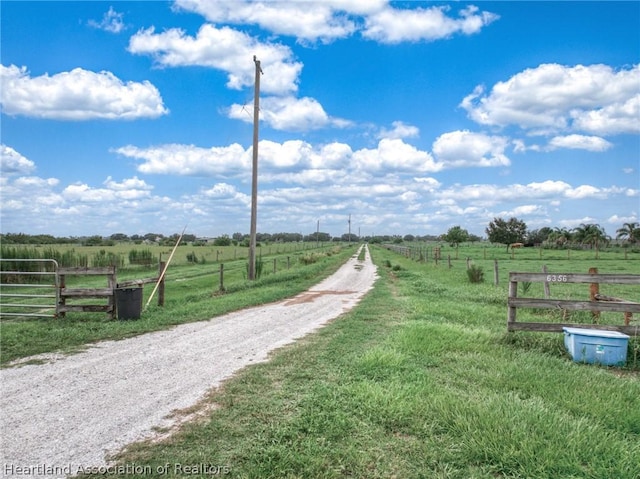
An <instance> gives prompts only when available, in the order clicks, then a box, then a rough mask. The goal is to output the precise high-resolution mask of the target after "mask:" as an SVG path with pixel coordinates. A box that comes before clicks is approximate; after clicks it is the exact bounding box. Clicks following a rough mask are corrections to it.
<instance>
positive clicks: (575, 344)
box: [562, 328, 629, 366]
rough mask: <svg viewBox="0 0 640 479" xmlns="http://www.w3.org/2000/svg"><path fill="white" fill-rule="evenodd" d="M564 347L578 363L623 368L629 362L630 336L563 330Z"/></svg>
mask: <svg viewBox="0 0 640 479" xmlns="http://www.w3.org/2000/svg"><path fill="white" fill-rule="evenodd" d="M562 330H563V331H564V345H565V347H566V348H567V351H569V354H570V355H571V358H572V359H573V360H574V361H576V362H578V363H589V364H602V365H604V366H622V365H624V364H625V363H626V362H627V348H628V345H629V336H627V335H626V334H623V333H619V332H617V331H605V330H601V329H584V328H562Z"/></svg>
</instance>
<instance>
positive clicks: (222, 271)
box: [219, 263, 224, 291]
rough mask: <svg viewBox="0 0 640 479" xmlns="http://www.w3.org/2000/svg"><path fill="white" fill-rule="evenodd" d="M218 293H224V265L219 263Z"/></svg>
mask: <svg viewBox="0 0 640 479" xmlns="http://www.w3.org/2000/svg"><path fill="white" fill-rule="evenodd" d="M219 291H224V263H220V289H219Z"/></svg>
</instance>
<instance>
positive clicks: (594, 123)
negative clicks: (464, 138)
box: [461, 63, 640, 135]
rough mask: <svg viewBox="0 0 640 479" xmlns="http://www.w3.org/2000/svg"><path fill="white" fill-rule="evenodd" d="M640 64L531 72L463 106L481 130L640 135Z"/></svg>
mask: <svg viewBox="0 0 640 479" xmlns="http://www.w3.org/2000/svg"><path fill="white" fill-rule="evenodd" d="M639 76H640V65H635V66H633V67H631V68H624V69H620V70H617V71H616V70H614V69H613V68H611V67H610V66H607V65H601V64H598V65H588V66H584V65H576V66H564V65H559V64H555V63H551V64H543V65H540V66H538V67H536V68H529V69H527V70H524V71H522V72H520V73H517V74H516V75H514V76H512V77H511V78H509V79H508V80H506V81H503V82H498V83H496V84H495V85H494V86H493V87H492V88H491V90H490V91H488V92H487V91H485V89H484V87H482V86H478V87H476V89H475V90H474V91H473V93H471V94H470V95H468V96H467V97H465V98H464V100H463V101H462V103H461V106H462V107H463V108H464V109H466V110H467V112H468V114H469V117H470V118H471V119H472V120H474V121H476V122H477V123H480V124H482V125H491V126H500V127H505V126H508V125H518V126H519V127H521V128H523V129H527V130H529V131H531V132H534V133H535V132H536V131H539V132H543V133H545V132H558V131H566V130H569V131H578V132H579V131H582V132H587V133H592V134H595V135H612V134H618V133H638V132H640V122H639V121H638V118H639V116H640V82H639V81H638V78H639Z"/></svg>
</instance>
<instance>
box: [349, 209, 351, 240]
mask: <svg viewBox="0 0 640 479" xmlns="http://www.w3.org/2000/svg"><path fill="white" fill-rule="evenodd" d="M349 244H351V215H349Z"/></svg>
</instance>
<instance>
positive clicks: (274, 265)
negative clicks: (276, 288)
mask: <svg viewBox="0 0 640 479" xmlns="http://www.w3.org/2000/svg"><path fill="white" fill-rule="evenodd" d="M275 273H276V258H273V274H275Z"/></svg>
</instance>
